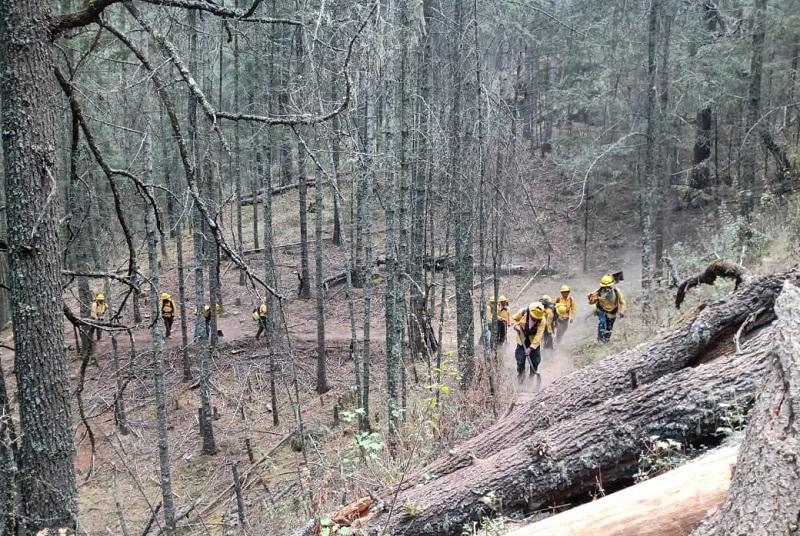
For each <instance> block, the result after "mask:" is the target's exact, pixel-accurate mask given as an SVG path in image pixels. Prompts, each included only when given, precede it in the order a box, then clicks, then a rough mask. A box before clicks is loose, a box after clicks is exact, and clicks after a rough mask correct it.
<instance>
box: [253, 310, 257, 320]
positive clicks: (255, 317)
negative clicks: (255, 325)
mask: <svg viewBox="0 0 800 536" xmlns="http://www.w3.org/2000/svg"><path fill="white" fill-rule="evenodd" d="M253 320H256V321H257V320H258V308H256V309H253Z"/></svg>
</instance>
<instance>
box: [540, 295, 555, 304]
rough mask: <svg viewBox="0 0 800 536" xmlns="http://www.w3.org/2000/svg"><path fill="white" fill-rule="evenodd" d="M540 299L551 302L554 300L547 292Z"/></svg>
mask: <svg viewBox="0 0 800 536" xmlns="http://www.w3.org/2000/svg"><path fill="white" fill-rule="evenodd" d="M540 299H541V301H543V302H551V301H553V298H551V297H550V296H548V295H547V294H545V295H544V296H542V297H541V298H540Z"/></svg>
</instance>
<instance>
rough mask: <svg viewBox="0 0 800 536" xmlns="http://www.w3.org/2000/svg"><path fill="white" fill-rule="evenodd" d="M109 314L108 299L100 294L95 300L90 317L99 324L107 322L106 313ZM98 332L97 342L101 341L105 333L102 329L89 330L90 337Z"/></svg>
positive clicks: (93, 327) (92, 328)
mask: <svg viewBox="0 0 800 536" xmlns="http://www.w3.org/2000/svg"><path fill="white" fill-rule="evenodd" d="M107 312H108V305H107V304H106V297H105V296H104V295H103V294H102V293H100V294H98V295H97V296H95V298H94V302H92V311H91V313H90V316H91V317H92V320H96V321H97V322H105V317H106V313H107ZM95 332H97V340H98V341H99V340H100V337H101V336H102V334H103V332H102V330H101V329H100V328H97V327H95V326H92V327H91V328H89V337H90V338H91V336H92V335H93V334H94V333H95Z"/></svg>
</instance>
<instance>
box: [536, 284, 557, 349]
mask: <svg viewBox="0 0 800 536" xmlns="http://www.w3.org/2000/svg"><path fill="white" fill-rule="evenodd" d="M539 301H540V302H541V303H542V305H543V306H544V314H545V318H546V322H545V330H544V341H543V346H544V347H545V348H546V349H548V350H552V349H553V324H554V323H555V316H556V305H555V304H554V303H553V299H552V298H551V297H550V296H549V295H547V294H545V295H544V296H542V297H541V298H540V299H539Z"/></svg>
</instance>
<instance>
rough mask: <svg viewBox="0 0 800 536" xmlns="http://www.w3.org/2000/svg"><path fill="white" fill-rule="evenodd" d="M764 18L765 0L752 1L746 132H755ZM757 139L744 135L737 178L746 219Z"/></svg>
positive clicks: (751, 206) (750, 203)
mask: <svg viewBox="0 0 800 536" xmlns="http://www.w3.org/2000/svg"><path fill="white" fill-rule="evenodd" d="M766 19H767V0H755V10H754V12H753V44H752V50H751V56H750V88H749V90H748V96H747V123H746V126H747V128H748V129H755V128H756V122H757V121H758V120H759V119H760V115H761V75H762V68H763V65H764V36H765V31H766V30H765V26H766ZM757 147H758V143H757V138H756V135H755V133H754V132H752V133H750V135H749V136H748V138H747V140H746V143H745V148H744V157H743V160H744V161H743V162H742V175H741V176H740V177H739V188H740V191H741V200H740V211H741V213H742V215H743V216H745V217H749V216H750V213H751V212H752V211H753V209H754V208H755V205H756V199H757V197H758V195H757V193H756V191H757V186H758V181H757V180H756V148H757Z"/></svg>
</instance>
